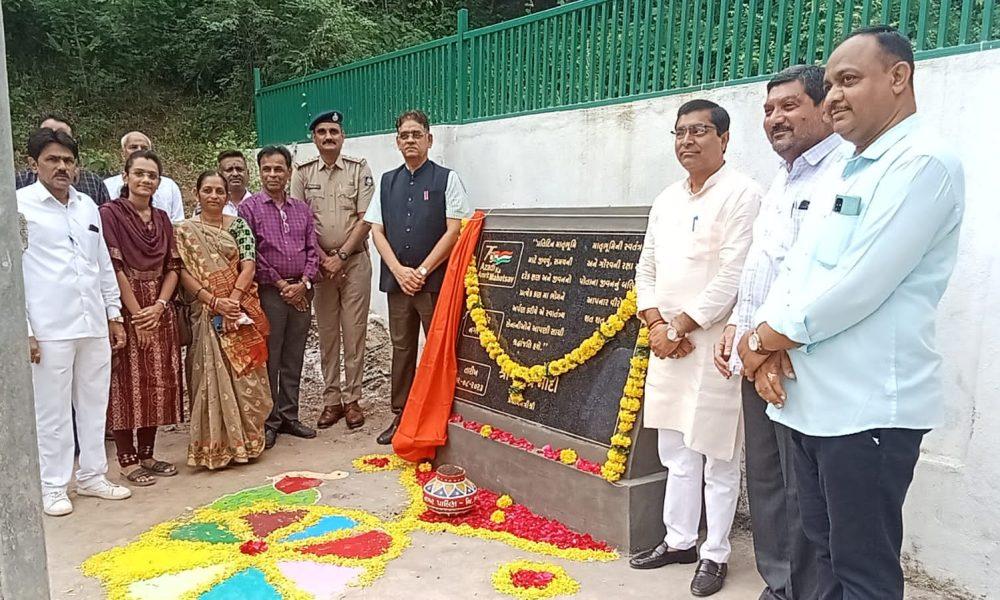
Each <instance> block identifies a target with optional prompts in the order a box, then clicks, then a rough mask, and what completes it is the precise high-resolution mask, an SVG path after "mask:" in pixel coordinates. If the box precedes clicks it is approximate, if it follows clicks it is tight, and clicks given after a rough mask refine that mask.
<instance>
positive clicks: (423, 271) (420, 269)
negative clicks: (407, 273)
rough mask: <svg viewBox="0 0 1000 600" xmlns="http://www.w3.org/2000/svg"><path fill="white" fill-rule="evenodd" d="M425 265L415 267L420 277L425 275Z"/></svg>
mask: <svg viewBox="0 0 1000 600" xmlns="http://www.w3.org/2000/svg"><path fill="white" fill-rule="evenodd" d="M427 272H428V271H427V267H417V273H420V276H421V277H427Z"/></svg>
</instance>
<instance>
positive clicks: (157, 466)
mask: <svg viewBox="0 0 1000 600" xmlns="http://www.w3.org/2000/svg"><path fill="white" fill-rule="evenodd" d="M142 468H144V469H146V470H147V471H148V472H149V473H150V474H151V475H155V476H157V477H173V476H174V475H176V474H177V467H175V466H174V465H172V464H170V463H168V462H165V461H162V460H154V461H153V464H152V465H150V466H148V467H147V466H146V465H143V467H142Z"/></svg>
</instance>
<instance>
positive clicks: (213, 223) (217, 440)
mask: <svg viewBox="0 0 1000 600" xmlns="http://www.w3.org/2000/svg"><path fill="white" fill-rule="evenodd" d="M195 193H196V195H197V199H198V202H199V204H200V205H201V212H200V214H198V215H197V216H195V217H193V218H191V219H188V220H187V221H184V222H183V223H181V224H180V225H178V226H177V246H178V250H179V252H180V255H181V259H182V260H183V263H184V267H183V270H182V271H181V276H180V277H181V285H182V286H183V288H184V298H185V301H186V304H187V308H188V311H189V318H190V324H191V345H190V346H189V347H188V350H187V357H186V364H185V371H186V374H187V383H188V395H189V397H190V399H191V441H190V444H189V446H188V464H189V465H191V466H201V467H207V468H209V469H218V468H221V467H225V466H226V465H228V464H230V463H234V462H235V463H246V462H249V461H250V460H252V459H254V458H257V457H258V456H260V454H261V452H263V451H264V420H265V419H266V418H267V415H268V414H269V413H270V412H271V391H270V387H269V386H268V381H267V334H268V323H267V318H266V317H265V316H264V312H263V311H262V310H261V307H260V298H259V297H258V295H257V284H255V283H254V272H255V267H256V262H255V260H256V246H255V244H254V237H253V232H252V231H251V230H250V227H249V226H248V225H247V223H246V221H244V220H243V219H240V218H239V217H231V216H228V215H224V214H223V213H222V208H223V207H224V206H225V204H226V201H227V195H228V189H227V183H226V180H225V179H224V178H223V177H222V176H221V175H219V174H218V173H215V172H212V171H206V172H205V173H202V174H201V176H200V177H198V182H197V185H196V188H195Z"/></svg>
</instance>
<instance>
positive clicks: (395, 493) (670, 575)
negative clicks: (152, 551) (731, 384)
mask: <svg viewBox="0 0 1000 600" xmlns="http://www.w3.org/2000/svg"><path fill="white" fill-rule="evenodd" d="M387 345H388V340H387V339H386V336H385V331H384V330H383V329H381V328H380V327H377V326H375V327H373V328H371V329H370V332H369V344H368V356H367V360H366V368H365V392H364V400H363V405H367V406H369V407H370V408H369V409H368V411H367V412H368V413H369V415H368V421H367V423H366V424H365V426H364V427H362V428H360V429H357V430H354V431H348V430H347V429H346V427H345V426H344V423H343V421H341V422H340V423H338V424H337V425H335V426H334V427H333V428H331V429H327V430H322V431H320V432H319V435H318V437H317V438H316V439H313V440H301V439H297V438H293V437H290V436H280V437H279V438H278V444H277V445H276V446H275V447H274V448H273V449H272V450H269V451H267V452H266V453H265V454H264V455H263V456H262V457H261V458H260V459H259V460H257V461H255V462H254V463H253V464H249V465H241V466H235V467H231V468H228V469H223V470H221V471H217V472H208V471H205V470H200V469H192V468H190V467H187V466H186V456H187V454H186V453H187V442H188V434H187V432H186V427H185V426H181V427H179V428H176V429H174V430H172V431H161V433H160V435H159V437H158V439H157V458H160V459H163V460H168V461H171V462H173V463H175V464H176V465H177V466H178V469H179V471H180V473H179V474H178V476H176V477H172V478H166V479H160V480H158V482H157V483H156V484H155V485H153V486H150V487H146V488H139V487H134V488H133V496H132V498H130V499H129V500H125V501H122V502H111V501H106V500H99V499H96V498H77V497H76V496H75V495H74V494H71V498H72V499H73V501H74V506H75V511H74V512H73V514H72V515H69V516H67V517H59V518H52V517H45V539H46V545H47V549H48V568H49V577H50V580H51V591H52V598H57V599H60V600H62V599H85V600H98V599H103V598H105V597H106V596H105V594H104V593H103V590H102V589H101V586H100V585H99V584H98V582H97V580H95V579H90V578H86V577H84V576H83V574H82V573H81V572H80V569H79V567H80V564H81V563H83V561H84V560H86V559H87V558H88V557H90V556H91V555H93V554H96V553H98V552H101V551H103V550H107V549H109V548H112V547H115V546H121V545H125V544H127V543H128V542H129V541H131V540H133V539H134V538H136V537H137V536H138V535H139V534H141V533H143V532H145V531H146V530H148V529H149V528H150V527H152V526H154V525H156V524H158V523H161V522H163V521H167V520H170V519H174V518H176V517H178V516H181V515H182V514H184V513H186V512H188V511H190V510H191V509H193V508H196V507H199V506H202V505H205V504H208V503H210V502H211V501H213V500H215V499H217V498H219V497H220V496H223V495H225V494H228V493H231V492H235V491H238V490H241V489H245V488H249V487H254V486H258V485H262V484H264V483H266V482H267V478H268V477H269V476H273V475H278V474H280V473H283V472H287V471H299V470H310V471H318V472H329V471H333V470H344V471H349V472H351V471H352V469H351V461H352V460H353V459H354V458H357V457H358V456H361V455H363V454H368V453H373V452H385V451H386V447H385V446H379V445H377V444H376V443H375V437H376V436H377V435H378V433H379V432H380V431H382V429H383V428H384V427H385V426H386V425H388V422H389V420H390V415H389V414H388V412H387V410H386V406H387V405H388V385H386V383H387V382H386V376H387V375H388V368H387V365H388V352H389V351H388V347H387ZM321 380H322V378H321V376H320V373H319V369H318V352H317V349H316V340H315V337H314V336H311V339H310V343H309V348H308V350H307V356H306V370H305V373H304V377H303V390H302V408H301V417H302V420H303V421H304V422H306V423H309V424H314V423H315V422H316V419H317V418H318V416H319V410H320V408H321V407H320V402H319V400H318V399H319V397H320V389H319V388H320V382H321ZM172 429H173V428H172ZM108 456H109V459H110V461H111V463H112V465H111V472H110V475H111V479H113V480H116V481H121V477H119V476H118V474H117V468H116V466H117V465H116V464H115V463H114V448H113V444H111V443H110V442H109V443H108ZM320 489H321V492H322V495H323V499H322V501H321V502H322V503H323V504H330V505H334V506H340V507H345V508H356V509H362V510H366V511H368V512H371V513H373V514H375V515H376V516H379V517H381V518H389V517H392V516H395V515H397V514H398V513H399V512H401V511H402V509H403V508H404V506H405V502H406V497H405V495H404V493H403V490H402V488H401V487H400V485H399V482H398V479H397V474H396V473H395V472H384V473H371V474H359V473H353V472H352V473H351V475H350V476H349V477H348V478H346V479H343V480H339V481H330V482H327V483H325V484H324V485H323V486H322V488H320ZM518 558H526V559H529V560H539V561H543V562H554V563H558V564H560V565H562V566H563V567H564V568H565V569H566V571H567V572H568V573H569V574H570V576H572V577H573V578H575V579H576V580H577V581H579V582H580V585H581V589H580V592H579V594H578V595H577V597H578V598H587V599H590V598H593V599H601V598H635V599H647V598H648V599H653V598H655V599H657V600H671V599H689V598H692V596H691V594H690V593H689V591H688V586H689V585H690V580H691V576H692V575H693V572H694V565H675V566H670V567H665V568H662V569H658V570H655V571H634V570H632V569H630V568H629V566H628V563H627V561H626V559H624V558H623V559H619V560H617V561H615V562H611V563H581V562H574V561H566V560H558V559H552V558H550V557H544V556H540V555H534V554H531V553H526V552H522V551H519V550H516V549H514V548H511V547H510V546H507V545H505V544H502V543H499V542H488V541H484V540H479V539H475V538H464V537H459V536H455V535H449V534H429V533H423V532H417V533H414V534H412V545H411V546H410V547H409V548H407V549H406V550H405V551H404V553H403V554H402V556H400V557H399V558H397V559H396V560H394V561H392V562H390V563H389V565H388V568H387V569H386V573H385V574H384V575H383V576H382V577H381V578H379V579H378V580H377V581H376V582H375V583H374V584H373V585H372V586H371V587H368V588H364V589H353V588H352V589H351V590H350V591H349V592H348V593H347V595H346V596H345V597H346V598H348V599H362V598H365V599H373V600H374V599H378V600H384V599H395V598H406V599H408V600H437V599H442V600H443V599H450V600H452V599H464V598H491V599H492V598H501V597H502V596H500V595H499V594H497V593H496V592H495V591H494V590H493V587H492V585H491V583H490V576H491V574H492V573H493V571H494V570H495V569H496V567H498V566H499V565H500V564H501V563H503V562H506V561H510V560H514V559H518ZM762 587H763V584H762V582H761V580H760V578H759V576H758V575H757V572H756V570H755V567H754V563H753V548H752V543H751V540H750V536H749V534H748V533H746V532H740V531H734V534H733V555H732V559H731V561H730V565H729V576H728V578H727V580H726V585H725V588H724V589H723V590H722V591H721V592H720V593H718V594H716V595H715V596H714V598H718V599H719V600H727V599H729V600H736V599H739V600H756V599H757V597H758V596H759V594H760V591H761V589H762ZM939 598H945V596H941V595H938V594H935V593H932V592H927V591H923V590H918V589H911V590H910V591H909V592H908V594H907V600H937V599H939Z"/></svg>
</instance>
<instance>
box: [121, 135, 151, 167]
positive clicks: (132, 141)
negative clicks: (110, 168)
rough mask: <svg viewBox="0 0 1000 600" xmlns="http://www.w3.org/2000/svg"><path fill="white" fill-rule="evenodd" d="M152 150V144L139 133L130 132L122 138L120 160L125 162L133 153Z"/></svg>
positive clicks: (145, 136) (147, 137)
mask: <svg viewBox="0 0 1000 600" xmlns="http://www.w3.org/2000/svg"><path fill="white" fill-rule="evenodd" d="M152 149H153V142H152V141H151V140H150V139H149V136H148V135H146V134H145V133H143V132H141V131H130V132H128V133H126V134H125V135H123V136H122V159H125V160H127V159H128V157H129V156H130V155H131V154H132V153H133V152H138V151H139V150H152Z"/></svg>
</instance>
